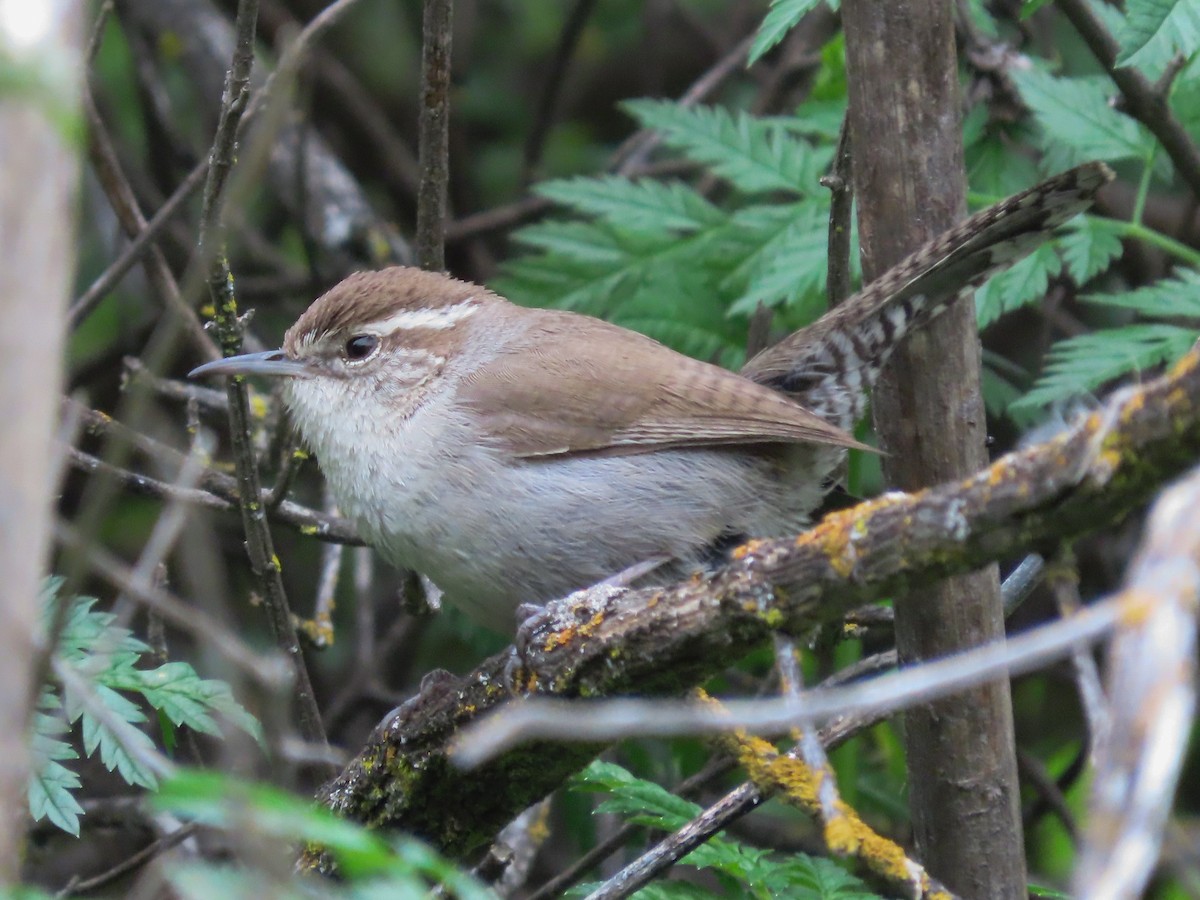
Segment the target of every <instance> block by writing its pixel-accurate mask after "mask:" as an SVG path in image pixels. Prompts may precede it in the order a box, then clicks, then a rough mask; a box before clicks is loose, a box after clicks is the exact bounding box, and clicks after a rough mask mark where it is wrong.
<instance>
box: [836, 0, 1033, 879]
mask: <svg viewBox="0 0 1200 900" xmlns="http://www.w3.org/2000/svg"><path fill="white" fill-rule="evenodd" d="M842 10H843V12H842V16H843V23H844V27H845V32H846V57H847V60H846V62H847V70H848V76H849V82H850V112H849V116H850V127H851V135H852V146H853V172H854V186H855V193H856V196H857V198H858V216H859V234H860V237H861V242H862V257H863V272H864V277H865V278H867V279H868V280H869V279H871V278H873V277H875V276H876V275H879V274H881V273H882V272H884V271H885V270H886V269H887V268H888V267H889V266H891V265H893V264H894V263H896V262H898V261H899V260H900V259H902V258H903V257H904V256H905V255H906V254H907V253H909V252H910V251H912V250H914V249H915V248H917V247H918V246H920V245H921V244H922V243H924V242H925V241H926V240H928V239H929V238H931V237H933V236H934V235H936V234H938V233H939V232H941V231H942V230H944V229H945V228H947V227H949V226H950V225H951V224H953V223H954V222H955V221H956V220H957V219H959V218H961V217H962V215H963V212H964V209H965V201H964V196H965V183H964V173H963V159H962V136H961V127H960V122H961V112H960V100H959V91H958V78H957V60H956V52H955V43H954V23H953V4H952V3H950V2H948V0H905V2H899V0H895V2H890V3H877V2H872V0H846V2H845V3H844V4H843V7H842ZM979 357H980V352H979V344H978V340H977V338H976V328H975V312H974V308H973V305H972V304H971V303H969V302H964V303H960V304H958V305H957V307H956V308H952V309H951V310H950V311H949V312H947V313H946V314H945V315H943V316H942V317H941V318H940V319H938V320H937V321H936V322H934V323H933V325H932V326H931V327H929V328H926V329H923V330H922V331H920V332H919V333H917V334H915V335H913V336H912V338H910V339H909V341H908V342H907V345H906V346H905V347H904V348H902V350H901V351H900V352H899V353H897V354H896V356H895V357H894V359H893V361H892V363H891V365H890V366H889V367H888V369H887V371H886V372H885V374H884V377H883V379H882V380H881V382H880V385H879V387H878V388H877V389H876V392H875V397H874V410H875V424H876V428H877V430H878V432H879V435H880V439H881V442H882V446H883V449H884V450H886V451H887V453H888V456H886V457H885V458H884V469H885V473H886V474H887V477H888V480H889V482H890V483H891V484H893V485H895V486H897V487H900V488H904V489H913V488H916V487H919V486H922V485H928V484H935V483H938V482H943V481H949V480H952V479H954V478H958V477H960V476H963V475H966V474H968V473H971V472H974V471H976V470H977V469H979V468H980V467H981V466H982V465H983V464H984V463H985V462H986V452H985V449H984V439H985V436H986V434H985V420H984V411H983V403H982V399H981V396H980V392H979ZM1003 635H1004V620H1003V613H1002V607H1001V604H1000V597H999V585H998V580H997V575H996V568H995V566H989V567H988V568H986V569H984V570H982V571H979V572H976V573H972V574H969V575H964V576H959V577H957V578H954V579H949V580H947V581H945V582H943V583H941V584H939V585H936V586H935V587H934V588H933V589H931V590H928V591H927V592H926V593H925V595H924V596H921V597H910V598H903V597H898V598H897V602H896V641H897V644H898V646H899V650H900V654H901V658H902V659H903V660H906V661H909V662H913V661H916V660H921V659H930V658H933V657H937V656H942V655H944V654H946V653H949V652H952V651H953V650H955V649H958V648H960V647H964V646H970V645H975V644H982V643H986V642H988V641H994V640H999V639H1002V638H1003ZM905 724H906V743H907V749H908V771H909V786H910V787H909V790H910V797H911V806H912V817H913V828H914V833H915V836H916V842H917V856H918V857H919V858H920V859H921V860H922V861H923V862H924V863H925V864H926V865H927V866H928V867H929V870H930V872H931V873H932V874H933V875H935V876H936V877H938V878H940V879H941V880H942V881H943V882H944V883H945V884H946V885H947V886H948V887H949V888H951V889H952V890H955V891H956V892H958V893H960V894H961V895H962V896H965V897H989V898H1000V897H1023V896H1025V861H1024V852H1023V847H1022V840H1021V825H1020V816H1019V807H1018V799H1019V797H1018V793H1017V769H1016V758H1015V751H1014V744H1013V723H1012V709H1011V705H1010V697H1009V688H1008V683H1007V682H997V683H994V684H990V685H987V686H985V687H983V688H980V689H978V690H974V691H968V692H966V693H964V694H962V695H960V696H958V697H955V698H952V699H949V700H945V701H942V702H939V703H934V704H931V705H930V706H929V707H927V708H924V709H921V710H917V711H914V712H911V713H909V714H908V715H907V716H906V718H905Z"/></svg>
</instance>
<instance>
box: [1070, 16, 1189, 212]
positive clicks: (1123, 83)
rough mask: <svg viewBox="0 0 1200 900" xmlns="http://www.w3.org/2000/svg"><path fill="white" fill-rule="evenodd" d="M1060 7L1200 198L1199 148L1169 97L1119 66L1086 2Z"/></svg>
mask: <svg viewBox="0 0 1200 900" xmlns="http://www.w3.org/2000/svg"><path fill="white" fill-rule="evenodd" d="M1058 8H1059V9H1061V10H1062V12H1063V15H1065V16H1066V17H1067V19H1069V20H1070V22H1071V24H1072V25H1073V26H1075V30H1076V31H1078V32H1079V36H1080V37H1082V38H1083V42H1084V43H1085V44H1087V45H1088V49H1090V50H1091V51H1092V55H1093V56H1095V57H1096V59H1097V60H1099V62H1100V65H1102V66H1103V67H1104V68H1105V70H1106V71H1107V72H1108V75H1109V77H1110V78H1112V80H1113V82H1114V83H1115V84H1116V85H1117V87H1118V88H1120V89H1121V93H1122V94H1123V95H1124V97H1125V103H1124V105H1123V108H1124V110H1125V111H1126V112H1127V113H1129V115H1131V116H1132V117H1133V118H1135V119H1137V120H1138V121H1139V122H1141V123H1142V124H1143V125H1145V126H1146V127H1147V128H1148V129H1150V132H1151V134H1153V135H1154V136H1155V137H1156V138H1158V140H1159V143H1161V144H1162V145H1163V149H1164V150H1165V151H1166V153H1167V156H1169V157H1170V158H1171V162H1173V163H1174V164H1175V169H1176V170H1177V171H1178V172H1179V174H1180V176H1181V177H1182V178H1183V180H1184V181H1186V182H1187V183H1188V187H1190V188H1191V189H1192V193H1193V194H1194V195H1195V196H1197V197H1200V148H1198V147H1197V146H1196V144H1195V142H1193V141H1192V138H1191V135H1189V134H1188V132H1187V129H1186V128H1184V127H1183V124H1182V123H1181V122H1180V121H1179V119H1178V118H1177V117H1176V116H1175V114H1174V113H1172V112H1171V107H1170V106H1169V105H1168V103H1167V96H1166V94H1165V93H1161V92H1160V91H1158V90H1157V89H1156V86H1155V85H1153V84H1151V83H1150V81H1149V79H1147V78H1146V76H1145V75H1143V74H1142V73H1141V72H1139V71H1138V70H1137V69H1136V68H1134V67H1133V66H1118V65H1117V56H1118V54H1119V53H1120V49H1121V47H1120V45H1119V44H1118V43H1117V40H1116V38H1114V37H1113V36H1112V35H1111V34H1109V32H1108V29H1107V28H1105V27H1104V21H1103V20H1102V19H1101V18H1100V17H1099V16H1098V15H1096V12H1095V10H1093V9H1092V8H1091V6H1089V5H1088V3H1087V2H1086V0H1058Z"/></svg>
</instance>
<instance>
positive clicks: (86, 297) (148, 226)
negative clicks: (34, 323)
mask: <svg viewBox="0 0 1200 900" xmlns="http://www.w3.org/2000/svg"><path fill="white" fill-rule="evenodd" d="M207 174H208V160H207V159H206V160H205V161H204V162H202V163H200V164H199V165H197V166H196V167H195V168H194V169H192V171H190V172H189V173H188V174H187V177H186V178H184V179H183V181H181V182H180V183H179V187H177V188H176V189H175V192H174V193H173V194H171V196H170V197H168V198H167V200H166V202H165V203H163V205H162V206H160V207H159V208H158V212H156V213H155V214H154V215H153V217H151V219H150V221H149V222H146V223H145V224H144V226H143V227H142V228H140V229H139V230H138V231H137V233H136V234H135V235H134V236H133V239H132V240H131V241H130V242H129V243H128V244H126V245H125V249H124V250H122V251H121V253H120V254H119V255H118V256H117V258H116V259H115V260H113V262H112V263H111V264H110V265H109V266H108V268H107V269H105V270H104V271H103V272H101V273H100V275H99V277H98V278H97V279H96V280H95V281H93V282H92V284H91V286H89V287H88V289H87V290H86V291H84V292H83V293H82V294H80V295H79V297H78V298H77V299H76V300H75V302H74V303H72V304H71V312H70V314H69V320H70V323H71V325H72V326H76V325H78V324H79V323H80V322H82V321H83V320H84V319H85V318H87V315H88V313H90V312H91V311H92V310H93V309H95V308H96V306H97V305H99V303H100V301H101V300H103V299H104V298H105V297H106V296H107V295H108V292H109V291H111V290H112V289H113V288H114V287H115V286H116V284H117V282H119V281H120V280H121V279H122V278H123V277H124V275H125V273H126V272H128V271H129V270H130V269H132V268H133V267H134V265H136V264H137V263H138V261H139V260H141V258H142V256H143V255H144V254H145V253H146V251H147V249H148V248H149V247H151V246H152V244H151V241H153V240H155V239H156V238H157V237H158V236H159V234H160V233H161V232H162V230H163V229H164V228H165V227H166V226H167V225H169V224H170V223H171V221H172V220H173V219H174V218H175V216H176V215H177V214H178V213H180V212H181V211H182V210H183V208H184V206H183V205H184V203H185V202H186V201H187V200H188V199H189V198H190V197H191V196H192V194H194V193H196V191H197V190H199V189H200V186H201V185H202V184H204V178H205V176H206V175H207Z"/></svg>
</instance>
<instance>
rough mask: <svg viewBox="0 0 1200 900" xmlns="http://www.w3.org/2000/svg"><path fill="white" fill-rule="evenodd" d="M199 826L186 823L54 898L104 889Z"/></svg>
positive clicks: (183, 838) (182, 839) (179, 842)
mask: <svg viewBox="0 0 1200 900" xmlns="http://www.w3.org/2000/svg"><path fill="white" fill-rule="evenodd" d="M199 827H200V826H199V825H197V824H196V823H195V822H188V823H187V824H186V825H183V826H181V827H180V828H177V829H176V830H175V831H172V832H171V833H170V834H168V835H167V836H166V837H161V838H159V839H158V840H156V841H154V842H153V843H151V844H147V845H146V846H145V847H143V848H142V849H141V850H139V851H138V852H137V853H134V854H133V855H132V856H129V857H126V858H125V859H123V860H121V861H120V862H119V863H117V864H116V865H115V866H113V867H112V868H111V869H106V870H105V871H103V872H101V873H100V874H99V875H93V876H92V877H91V878H83V879H80V880H79V881H73V882H72V883H71V884H69V885H68V886H67V887H66V888H64V889H63V890H61V891H59V892H58V894H56V895H55V896H56V897H73V896H75V895H76V894H86V893H88V892H89V891H94V890H95V889H96V888H99V887H104V885H106V884H108V883H109V882H110V881H115V880H116V879H118V878H120V877H121V876H122V875H124V874H126V873H127V872H132V871H133V870H134V869H136V868H138V866H141V865H143V864H144V863H147V862H149V861H150V860H151V859H153V858H154V857H156V856H158V855H160V854H162V853H165V852H167V851H168V850H170V849H171V848H173V847H177V846H179V845H180V844H182V843H183V842H184V841H186V840H187V839H188V838H190V837H191V836H192V835H193V834H195V833H196V831H197V830H198V829H199Z"/></svg>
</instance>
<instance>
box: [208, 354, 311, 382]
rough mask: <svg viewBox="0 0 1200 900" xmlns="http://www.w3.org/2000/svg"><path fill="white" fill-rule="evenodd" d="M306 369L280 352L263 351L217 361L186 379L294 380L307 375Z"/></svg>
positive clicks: (301, 363) (298, 361) (296, 360)
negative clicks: (242, 377) (257, 377)
mask: <svg viewBox="0 0 1200 900" xmlns="http://www.w3.org/2000/svg"><path fill="white" fill-rule="evenodd" d="M307 374H308V367H307V366H306V365H305V364H304V363H303V362H301V361H300V360H298V359H289V358H288V357H287V356H285V355H284V353H283V351H282V350H264V351H263V352H262V353H243V354H242V355H241V356H228V357H226V358H225V359H217V360H214V361H213V362H210V363H205V364H204V365H202V366H197V367H196V368H195V369H192V371H190V372H188V378H199V377H200V376H201V375H283V376H285V377H290V378H295V377H297V376H302V375H307Z"/></svg>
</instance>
